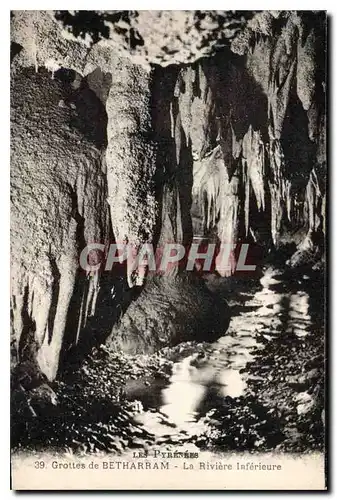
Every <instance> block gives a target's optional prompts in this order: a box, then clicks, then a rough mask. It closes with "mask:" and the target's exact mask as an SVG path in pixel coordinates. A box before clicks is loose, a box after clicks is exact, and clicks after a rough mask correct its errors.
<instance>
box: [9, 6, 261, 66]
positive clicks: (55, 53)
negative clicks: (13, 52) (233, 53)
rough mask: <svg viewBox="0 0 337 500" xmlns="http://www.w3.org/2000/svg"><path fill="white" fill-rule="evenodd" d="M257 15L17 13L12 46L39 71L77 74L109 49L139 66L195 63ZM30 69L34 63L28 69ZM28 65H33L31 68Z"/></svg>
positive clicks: (137, 12) (167, 12)
mask: <svg viewBox="0 0 337 500" xmlns="http://www.w3.org/2000/svg"><path fill="white" fill-rule="evenodd" d="M253 14H254V12H253V11H252V12H248V11H246V12H241V11H202V12H201V11H193V10H191V11H186V10H180V11H163V10H152V11H14V12H13V28H12V33H13V41H14V42H16V43H18V44H20V45H21V46H23V47H24V49H25V54H24V55H22V57H25V58H26V59H28V60H29V59H30V61H35V62H36V64H38V65H46V66H47V62H48V64H49V66H52V65H60V66H64V67H72V68H74V69H77V70H79V68H80V67H82V68H84V66H85V64H86V62H87V60H90V58H91V56H92V50H93V49H94V51H95V52H96V51H97V49H98V52H100V51H101V49H102V51H104V50H105V49H107V50H108V51H110V52H113V53H114V54H115V55H120V56H122V57H131V58H132V59H133V61H134V62H135V63H137V64H142V65H149V64H150V63H151V64H161V65H163V66H167V65H169V64H181V63H191V62H193V61H195V60H196V59H198V58H200V57H203V56H208V55H211V54H213V53H214V52H215V51H216V50H219V49H221V47H223V46H224V45H228V43H229V40H231V39H232V38H233V37H234V36H235V34H236V33H237V32H238V31H239V30H240V29H242V27H243V26H245V24H246V22H247V19H249V18H250V17H252V16H253ZM98 52H96V54H97V53H98ZM30 64H31V63H30ZM30 64H29V65H30Z"/></svg>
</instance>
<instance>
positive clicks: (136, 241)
mask: <svg viewBox="0 0 337 500" xmlns="http://www.w3.org/2000/svg"><path fill="white" fill-rule="evenodd" d="M150 99H151V93H150V74H149V73H148V72H146V71H145V70H144V69H143V68H142V67H140V66H135V65H133V64H132V63H130V62H129V61H128V60H124V61H123V62H120V63H119V64H117V65H116V66H115V68H114V71H113V79H112V85H111V88H110V91H109V95H108V99H107V102H106V110H107V114H108V128H107V133H108V148H107V153H106V163H107V179H108V189H109V198H108V201H109V204H110V211H111V220H112V224H113V229H114V234H115V238H116V241H117V242H118V243H121V244H123V243H128V244H129V245H131V246H132V247H133V248H134V250H135V251H137V250H138V248H139V246H140V245H141V244H142V243H152V242H153V238H154V231H155V225H156V218H157V210H156V200H155V192H154V189H155V185H154V174H155V171H156V156H155V155H156V145H155V143H154V141H153V134H152V124H151V113H150ZM128 279H129V285H130V286H133V284H138V285H141V284H142V282H143V278H142V277H141V276H139V275H138V270H137V269H136V270H135V271H134V272H131V271H130V270H128Z"/></svg>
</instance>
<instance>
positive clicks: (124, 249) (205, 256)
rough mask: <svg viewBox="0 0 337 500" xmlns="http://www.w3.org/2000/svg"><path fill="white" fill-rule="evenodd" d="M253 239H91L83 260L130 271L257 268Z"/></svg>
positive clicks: (93, 267)
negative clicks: (131, 241) (108, 241)
mask: <svg viewBox="0 0 337 500" xmlns="http://www.w3.org/2000/svg"><path fill="white" fill-rule="evenodd" d="M249 250H250V244H249V243H238V244H235V243H222V244H220V245H216V244H215V243H207V244H200V243H192V244H191V245H189V246H184V245H182V244H180V243H166V244H164V245H162V246H159V247H157V248H156V249H155V248H154V245H153V244H152V243H144V244H142V245H139V246H136V245H132V244H126V243H111V244H109V245H105V244H103V243H89V244H88V245H87V246H86V247H85V248H83V250H82V251H81V254H80V258H79V263H80V267H81V269H83V270H84V271H86V272H95V271H98V270H100V271H111V270H112V269H113V267H114V266H115V265H126V266H127V268H128V270H129V271H133V270H136V269H137V270H138V271H139V270H142V269H143V270H144V273H145V272H146V270H148V271H151V272H153V273H158V274H166V273H168V272H170V271H171V270H172V269H173V268H174V267H179V268H181V269H184V270H186V271H193V270H197V271H200V272H210V271H212V270H214V269H216V270H217V271H218V272H220V273H224V274H226V273H233V272H234V271H235V272H237V271H239V272H254V271H255V270H256V263H254V262H252V256H249V253H250V252H249Z"/></svg>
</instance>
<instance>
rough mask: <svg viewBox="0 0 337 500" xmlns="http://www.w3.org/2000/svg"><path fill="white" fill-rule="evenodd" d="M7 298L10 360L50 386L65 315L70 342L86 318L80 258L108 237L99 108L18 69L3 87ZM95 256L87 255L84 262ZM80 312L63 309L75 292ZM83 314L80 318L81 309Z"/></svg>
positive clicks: (90, 303)
mask: <svg viewBox="0 0 337 500" xmlns="http://www.w3.org/2000/svg"><path fill="white" fill-rule="evenodd" d="M11 98H12V102H11V125H12V140H11V259H12V262H11V297H12V303H11V305H12V319H13V330H14V334H15V337H16V345H17V348H18V350H19V359H20V360H22V361H23V360H24V359H26V358H28V359H29V358H30V359H32V360H36V359H37V360H38V365H39V367H40V369H41V370H42V371H43V372H44V373H45V374H46V375H47V377H48V378H49V379H53V378H54V377H55V375H56V372H57V369H58V359H59V355H60V351H61V348H62V346H63V344H64V335H65V331H66V325H67V321H68V319H69V318H68V313H69V315H70V316H71V319H72V321H73V329H74V330H72V331H70V332H68V334H69V338H68V342H69V343H70V344H71V343H76V342H77V341H78V337H79V336H80V332H81V328H82V326H83V324H84V323H85V321H86V316H90V314H93V313H94V310H95V304H94V295H95V290H97V287H98V286H99V285H98V280H97V277H96V279H94V278H91V277H90V276H88V277H86V276H85V273H84V271H82V272H81V273H82V274H83V276H82V282H83V281H84V284H83V285H81V283H80V281H81V273H79V271H78V269H79V264H78V259H79V253H80V251H81V250H82V249H83V248H84V247H85V245H86V244H87V243H88V242H94V241H99V242H101V241H104V240H105V238H107V235H108V234H107V231H108V220H107V213H108V212H107V202H106V197H107V187H106V177H105V172H104V163H103V155H102V152H103V149H104V146H105V124H104V117H105V113H104V109H102V105H101V103H100V102H99V101H98V99H97V97H96V96H95V95H94V94H93V92H91V91H90V90H89V89H78V90H74V89H73V88H72V87H71V85H70V84H66V83H64V82H62V81H60V80H59V79H58V78H55V79H54V80H53V79H52V78H51V76H50V74H48V72H47V71H45V70H40V71H39V72H38V73H35V71H34V69H30V70H22V71H21V72H20V73H17V74H16V75H15V77H14V78H12V87H11ZM93 259H95V256H93ZM75 291H76V292H77V294H79V295H80V302H82V308H81V310H80V307H78V308H76V307H75V308H74V307H73V308H70V303H71V300H72V298H73V295H74V292H75ZM85 310H86V312H85Z"/></svg>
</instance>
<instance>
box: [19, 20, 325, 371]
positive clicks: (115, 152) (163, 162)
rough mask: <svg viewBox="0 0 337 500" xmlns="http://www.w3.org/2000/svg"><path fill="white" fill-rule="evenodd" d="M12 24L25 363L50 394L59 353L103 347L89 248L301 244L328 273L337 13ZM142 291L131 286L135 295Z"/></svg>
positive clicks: (139, 281) (301, 256)
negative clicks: (331, 28) (331, 49)
mask: <svg viewBox="0 0 337 500" xmlns="http://www.w3.org/2000/svg"><path fill="white" fill-rule="evenodd" d="M11 22H12V29H11V36H12V59H13V60H12V86H13V89H12V116H11V118H12V320H13V321H12V329H13V334H14V336H15V339H16V346H17V349H18V351H19V357H20V359H21V360H22V359H25V355H27V356H28V354H25V353H27V352H29V353H30V354H29V356H31V358H32V359H34V360H35V361H37V362H38V365H39V369H41V370H42V371H43V372H44V373H45V374H46V375H47V376H48V378H50V379H53V378H54V377H55V375H56V373H57V369H58V365H59V356H60V352H61V350H62V348H64V349H67V348H70V347H71V346H72V345H76V344H77V343H78V342H79V341H80V339H81V338H83V336H90V335H91V332H90V328H85V326H86V324H87V321H88V318H90V317H95V318H96V321H99V319H98V318H100V316H99V315H98V316H97V314H98V313H97V311H98V310H100V301H101V300H105V299H104V298H103V295H104V294H102V293H101V294H100V296H99V290H101V292H102V286H103V285H102V283H103V282H102V279H104V277H102V276H101V275H100V273H99V272H95V273H92V275H90V273H89V274H87V275H86V274H85V273H84V272H83V271H80V269H79V265H78V256H79V253H80V252H81V250H82V249H83V248H84V247H85V245H86V244H88V243H92V242H100V243H105V242H106V241H107V240H108V239H110V240H111V241H116V242H119V243H129V244H131V245H133V246H134V247H135V248H136V249H137V248H139V246H140V245H141V244H143V243H151V244H154V245H155V247H157V248H160V247H161V246H162V245H163V244H165V243H166V242H172V241H174V242H179V243H183V244H184V245H187V246H188V245H189V244H190V243H191V241H192V239H193V237H194V236H201V237H204V238H208V239H209V240H211V241H215V242H217V243H238V242H243V241H248V242H254V243H256V244H260V245H263V246H264V247H265V248H266V249H267V250H271V249H274V248H278V247H280V246H282V245H283V244H285V243H289V242H291V243H294V244H296V245H297V250H296V252H295V254H294V255H293V256H292V257H291V258H290V260H289V264H290V265H292V266H296V265H299V264H300V263H301V262H303V261H305V262H308V260H309V261H310V262H312V264H314V263H315V261H317V260H319V259H320V258H321V257H322V253H323V250H324V249H323V242H324V234H325V226H326V225H325V171H326V154H325V153H326V151H325V148H326V147H325V99H326V98H325V85H326V75H325V72H326V71H325V65H326V45H325V44H326V33H325V29H326V28H325V26H326V24H325V23H326V16H325V13H322V12H297V11H291V12H289V11H287V12H285V11H277V12H266V11H264V12H259V13H255V12H238V11H233V12H232V11H206V12H200V11H179V12H178V11H177V12H169V11H151V12H145V11H139V12H136V11H108V12H102V11H92V12H87V11H75V12H70V11H15V12H13V13H12V20H11ZM108 212H109V214H108ZM109 219H110V220H109ZM90 256H91V258H92V259H93V262H94V261H95V262H96V261H97V260H99V258H100V257H99V255H98V254H97V255H95V254H93V253H91V254H90ZM95 259H96V260H95ZM234 267H235V266H233V269H234ZM218 271H219V272H221V270H220V269H219V270H218ZM231 272H232V271H229V274H230V273H231ZM177 273H179V269H176V270H174V272H173V276H172V282H171V284H172V283H175V281H176V279H178V281H179V277H178V278H177V276H176V274H177ZM226 274H228V272H226ZM145 278H146V273H145V274H140V273H139V270H138V269H130V268H129V269H128V270H127V272H126V279H127V283H128V285H129V287H130V288H132V287H134V286H136V288H137V287H138V286H141V285H143V284H144V280H145ZM165 279H166V278H165ZM151 282H152V283H153V281H151V280H149V284H148V285H147V286H152V285H150V283H151ZM162 283H166V282H165V280H164V281H163V282H162ZM109 286H110V285H109V282H108V284H107V293H109V292H108V289H109ZM165 286H166V285H165ZM165 286H164V287H163V290H165ZM170 286H171V285H169V286H168V288H170ZM126 288H127V287H126ZM155 288H156V287H155V286H154V290H155ZM145 289H146V287H145V288H144V297H143V298H144V300H147V298H146V297H147V296H148V295H150V296H151V294H152V292H151V291H148V292H146V291H145ZM104 293H105V292H104ZM141 293H143V292H141ZM191 296H193V293H192V292H191ZM98 297H99V298H98ZM140 297H141V295H140V296H139V297H138V299H137V300H136V301H135V302H133V303H132V305H131V306H130V308H131V309H130V311H129V312H128V313H127V315H126V316H125V320H124V319H123V320H122V324H121V330H120V331H121V332H122V333H121V336H122V337H125V335H124V333H123V332H126V331H127V328H128V327H127V324H128V323H127V322H128V317H130V314H131V313H132V311H134V309H135V308H136V307H138V306H137V304H138V305H139V304H140V303H141V302H142V299H141V298H140ZM198 304H199V302H198V300H196V302H195V303H194V305H193V306H191V310H194V309H193V308H194V307H196V306H197V305H198ZM114 307H116V304H115V305H114ZM97 308H98V309H97ZM95 314H96V316H95ZM99 314H101V313H99ZM135 315H136V316H137V315H138V313H137V312H136V313H135ZM140 316H141V317H143V316H144V315H143V316H142V314H140ZM74 318H75V319H74ZM123 321H124V323H123ZM69 322H70V323H69ZM144 322H145V323H146V321H145V319H144V318H143V319H142V323H141V324H140V325H139V329H140V330H142V332H141V337H142V334H144V328H145V326H144V325H145V323H144ZM110 323H111V324H110V331H109V327H108V325H107V332H106V334H107V335H108V334H109V333H110V332H111V328H112V327H113V324H112V322H110ZM143 323H144V324H143ZM172 329H173V330H174V333H173V334H172V339H171V340H172V341H174V342H176V336H177V335H178V334H177V331H176V328H175V327H172ZM115 330H116V328H115V329H114V331H115ZM146 335H147V334H146ZM146 335H145V336H144V335H143V337H142V338H143V339H144V338H145V337H146ZM113 337H114V336H112V341H113ZM173 337H174V340H173ZM146 338H147V337H146ZM166 341H167V342H168V341H169V339H166ZM132 342H133V345H134V340H132ZM149 343H150V344H151V345H152V344H153V345H157V344H158V342H155V341H154V342H153V343H152V340H151V341H149ZM159 344H160V342H159ZM135 349H136V350H137V348H135ZM29 356H28V357H29Z"/></svg>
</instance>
